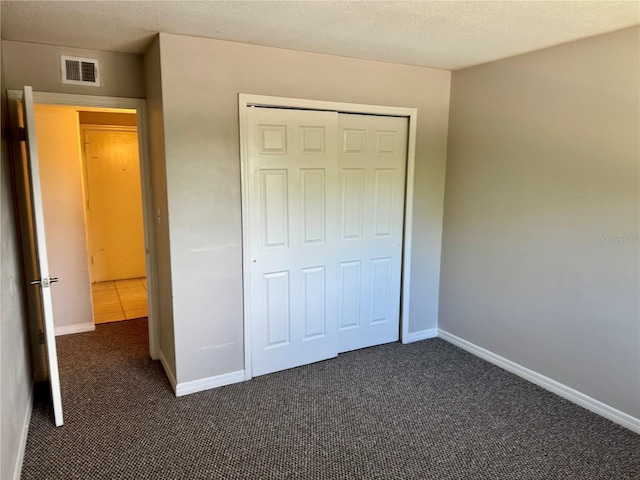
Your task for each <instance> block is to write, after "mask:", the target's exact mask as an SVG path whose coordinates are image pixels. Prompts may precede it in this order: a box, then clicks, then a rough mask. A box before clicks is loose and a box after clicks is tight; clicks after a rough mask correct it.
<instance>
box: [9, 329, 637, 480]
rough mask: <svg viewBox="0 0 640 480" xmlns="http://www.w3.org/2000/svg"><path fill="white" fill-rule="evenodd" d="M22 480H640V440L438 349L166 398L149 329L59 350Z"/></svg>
mask: <svg viewBox="0 0 640 480" xmlns="http://www.w3.org/2000/svg"><path fill="white" fill-rule="evenodd" d="M58 349H59V357H60V374H61V379H62V398H63V405H64V411H65V425H64V426H63V427H60V428H56V427H54V426H53V424H52V421H51V418H50V411H49V408H48V407H47V403H46V402H44V401H42V400H36V402H35V405H34V411H33V416H32V420H31V425H30V429H29V437H28V442H27V451H26V455H25V462H24V466H23V470H22V475H23V478H25V479H39V480H41V479H48V478H50V479H54V478H55V479H138V478H139V479H147V478H149V479H200V478H202V479H205V478H206V479H236V478H245V479H402V478H406V479H469V480H479V479H571V480H573V479H576V480H578V479H579V480H587V479H607V480H614V479H615V480H621V479H635V480H638V479H640V436H639V435H636V434H634V433H632V432H630V431H628V430H626V429H624V428H622V427H619V426H617V425H615V424H613V423H611V422H609V421H608V420H605V419H603V418H601V417H598V416H596V415H594V414H592V413H590V412H588V411H586V410H584V409H582V408H580V407H577V406H575V405H573V404H571V403H569V402H567V401H565V400H563V399H561V398H560V397H557V396H556V395H553V394H551V393H548V392H546V391H544V390H542V389H541V388H538V387H537V386H535V385H532V384H530V383H528V382H526V381H524V380H521V379H520V378H518V377H516V376H514V375H512V374H510V373H507V372H505V371H503V370H501V369H499V368H497V367H495V366H493V365H491V364H489V363H487V362H484V361H482V360H480V359H478V358H476V357H474V356H472V355H470V354H468V353H466V352H464V351H462V350H460V349H458V348H456V347H454V346H452V345H450V344H448V343H446V342H444V341H442V340H437V339H435V340H427V341H423V342H418V343H414V344H410V345H401V344H398V343H394V344H389V345H384V346H380V347H374V348H368V349H364V350H359V351H356V352H350V353H346V354H342V355H340V356H339V357H338V358H337V359H333V360H328V361H325V362H320V363H316V364H313V365H308V366H305V367H300V368H296V369H292V370H288V371H285V372H280V373H275V374H271V375H266V376H263V377H258V378H255V379H253V380H251V381H250V382H244V383H240V384H235V385H230V386H227V387H222V388H218V389H215V390H210V391H207V392H201V393H196V394H193V395H188V396H186V397H181V398H175V397H174V395H173V393H172V392H171V388H170V386H169V383H168V381H167V380H166V378H165V375H164V373H163V371H162V367H161V366H160V364H159V363H158V362H153V361H151V360H149V359H148V347H147V326H146V320H144V319H142V320H133V321H128V322H120V323H113V324H106V325H98V327H97V330H96V331H95V332H90V333H82V334H77V335H68V336H64V337H59V338H58Z"/></svg>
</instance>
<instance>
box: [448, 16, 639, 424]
mask: <svg viewBox="0 0 640 480" xmlns="http://www.w3.org/2000/svg"><path fill="white" fill-rule="evenodd" d="M638 40H639V29H638V28H632V29H626V30H622V31H619V32H614V33H611V34H607V35H602V36H598V37H593V38H589V39H585V40H580V41H577V42H573V43H569V44H565V45H561V46H558V47H554V48H549V49H545V50H541V51H538V52H534V53H531V54H527V55H521V56H518V57H514V58H510V59H507V60H503V61H498V62H494V63H490V64H487V65H483V66H479V67H474V68H469V69H465V70H461V71H457V72H454V74H453V78H452V93H451V123H450V130H449V157H448V162H447V182H446V203H445V228H444V238H443V244H444V248H443V257H442V275H441V290H440V291H441V295H440V328H442V329H444V330H446V331H448V332H450V333H452V334H454V335H457V336H459V337H462V338H463V339H465V340H467V341H469V342H472V343H474V344H476V345H479V346H480V347H483V348H486V349H488V350H490V351H492V352H494V353H496V354H498V355H501V356H503V357H506V358H507V359H509V360H512V361H514V362H516V363H519V364H521V365H523V366H525V367H527V368H529V369H531V370H534V371H536V372H538V373H541V374H543V375H545V376H548V377H550V378H552V379H554V380H556V381H558V382H561V383H563V384H565V385H567V386H569V387H571V388H574V389H576V390H578V391H580V392H582V393H584V394H586V395H588V396H590V397H592V398H595V399H596V400H599V401H602V402H604V403H606V404H608V405H610V406H612V407H614V408H616V409H619V410H621V411H622V412H625V413H627V414H630V415H633V416H635V417H640V345H639V342H640V320H639V318H640V317H639V311H638V308H639V305H638V295H639V293H638V292H639V291H640V290H639V289H640V285H639V280H638V276H639V260H640V259H639V249H638V237H639V235H640V233H639V220H638V219H639V188H638V181H639V165H640V159H639V142H638V132H639V131H640V123H639V112H638V109H639V100H640V99H639V88H638V86H639V85H640V79H639V70H640V69H639V67H640V65H639V62H638V58H639V41H638Z"/></svg>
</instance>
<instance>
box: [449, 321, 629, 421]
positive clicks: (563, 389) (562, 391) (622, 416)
mask: <svg viewBox="0 0 640 480" xmlns="http://www.w3.org/2000/svg"><path fill="white" fill-rule="evenodd" d="M438 336H439V337H440V338H442V339H443V340H446V341H447V342H449V343H452V344H453V345H455V346H457V347H460V348H462V349H463V350H466V351H467V352H470V353H472V354H474V355H475V356H477V357H480V358H482V359H484V360H487V361H488V362H491V363H493V364H494V365H497V366H498V367H500V368H503V369H505V370H507V371H509V372H511V373H515V374H516V375H518V376H519V377H522V378H524V379H525V380H528V381H530V382H531V383H535V384H536V385H538V386H540V387H542V388H544V389H545V390H549V391H550V392H553V393H555V394H557V395H559V396H561V397H562V398H565V399H567V400H569V401H570V402H573V403H575V404H576V405H580V406H581V407H583V408H586V409H587V410H589V411H591V412H593V413H596V414H598V415H600V416H602V417H604V418H607V419H609V420H611V421H612V422H615V423H617V424H618V425H621V426H623V427H625V428H628V429H629V430H631V431H633V432H635V433H639V434H640V418H636V417H633V416H631V415H629V414H627V413H624V412H621V411H620V410H618V409H616V408H613V407H611V406H610V405H607V404H606V403H603V402H601V401H599V400H596V399H595V398H591V397H589V396H588V395H585V394H584V393H581V392H579V391H577V390H574V389H573V388H571V387H568V386H566V385H564V384H562V383H560V382H557V381H556V380H553V379H551V378H549V377H545V376H544V375H542V374H540V373H537V372H534V371H533V370H529V369H528V368H526V367H523V366H522V365H520V364H517V363H515V362H512V361H511V360H508V359H506V358H504V357H501V356H500V355H496V354H495V353H493V352H490V351H489V350H487V349H484V348H482V347H479V346H478V345H475V344H473V343H471V342H468V341H466V340H464V339H462V338H460V337H457V336H455V335H453V334H451V333H449V332H447V331H445V330H442V329H439V330H438Z"/></svg>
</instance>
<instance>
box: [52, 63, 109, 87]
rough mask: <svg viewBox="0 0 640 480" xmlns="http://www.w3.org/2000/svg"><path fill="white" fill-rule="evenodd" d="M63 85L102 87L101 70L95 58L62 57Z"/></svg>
mask: <svg viewBox="0 0 640 480" xmlns="http://www.w3.org/2000/svg"><path fill="white" fill-rule="evenodd" d="M60 71H61V72H62V83H70V84H72V85H92V86H94V87H99V86H100V69H99V65H98V60H96V59H95V58H82V57H69V56H67V55H60Z"/></svg>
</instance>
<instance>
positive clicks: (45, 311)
mask: <svg viewBox="0 0 640 480" xmlns="http://www.w3.org/2000/svg"><path fill="white" fill-rule="evenodd" d="M22 109H23V110H22V120H23V124H24V125H23V128H24V131H25V141H24V146H25V148H24V149H23V152H24V153H25V155H26V157H27V158H26V159H25V160H26V161H25V162H23V165H24V167H25V168H26V170H27V172H26V176H27V177H28V180H29V181H28V185H27V187H28V188H27V189H28V192H27V193H28V194H29V195H30V198H29V202H30V210H31V212H30V215H29V217H30V222H31V225H29V226H24V229H25V230H28V234H29V235H32V236H33V237H34V246H35V252H34V253H35V256H36V262H35V266H36V269H37V275H36V278H33V279H27V280H28V281H30V283H31V285H33V287H32V288H36V289H38V291H39V305H38V304H37V303H38V302H31V303H32V304H31V305H29V308H38V309H40V310H41V313H42V318H43V322H42V323H43V336H44V344H45V351H46V360H47V366H48V373H49V384H50V386H51V398H52V402H53V414H54V421H55V424H56V426H60V425H62V423H63V419H62V397H61V395H60V376H59V373H58V356H57V353H56V340H55V334H54V327H53V305H52V302H51V285H52V284H53V283H55V282H57V281H58V279H57V278H51V277H50V276H49V265H48V261H47V242H46V238H45V231H44V213H43V204H42V192H41V189H40V170H39V165H38V146H37V143H36V137H35V131H36V130H35V114H34V109H33V92H32V89H31V87H24V89H23V100H22ZM29 261H30V259H27V258H25V262H29ZM29 270H30V269H27V271H29ZM33 303H35V304H33Z"/></svg>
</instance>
